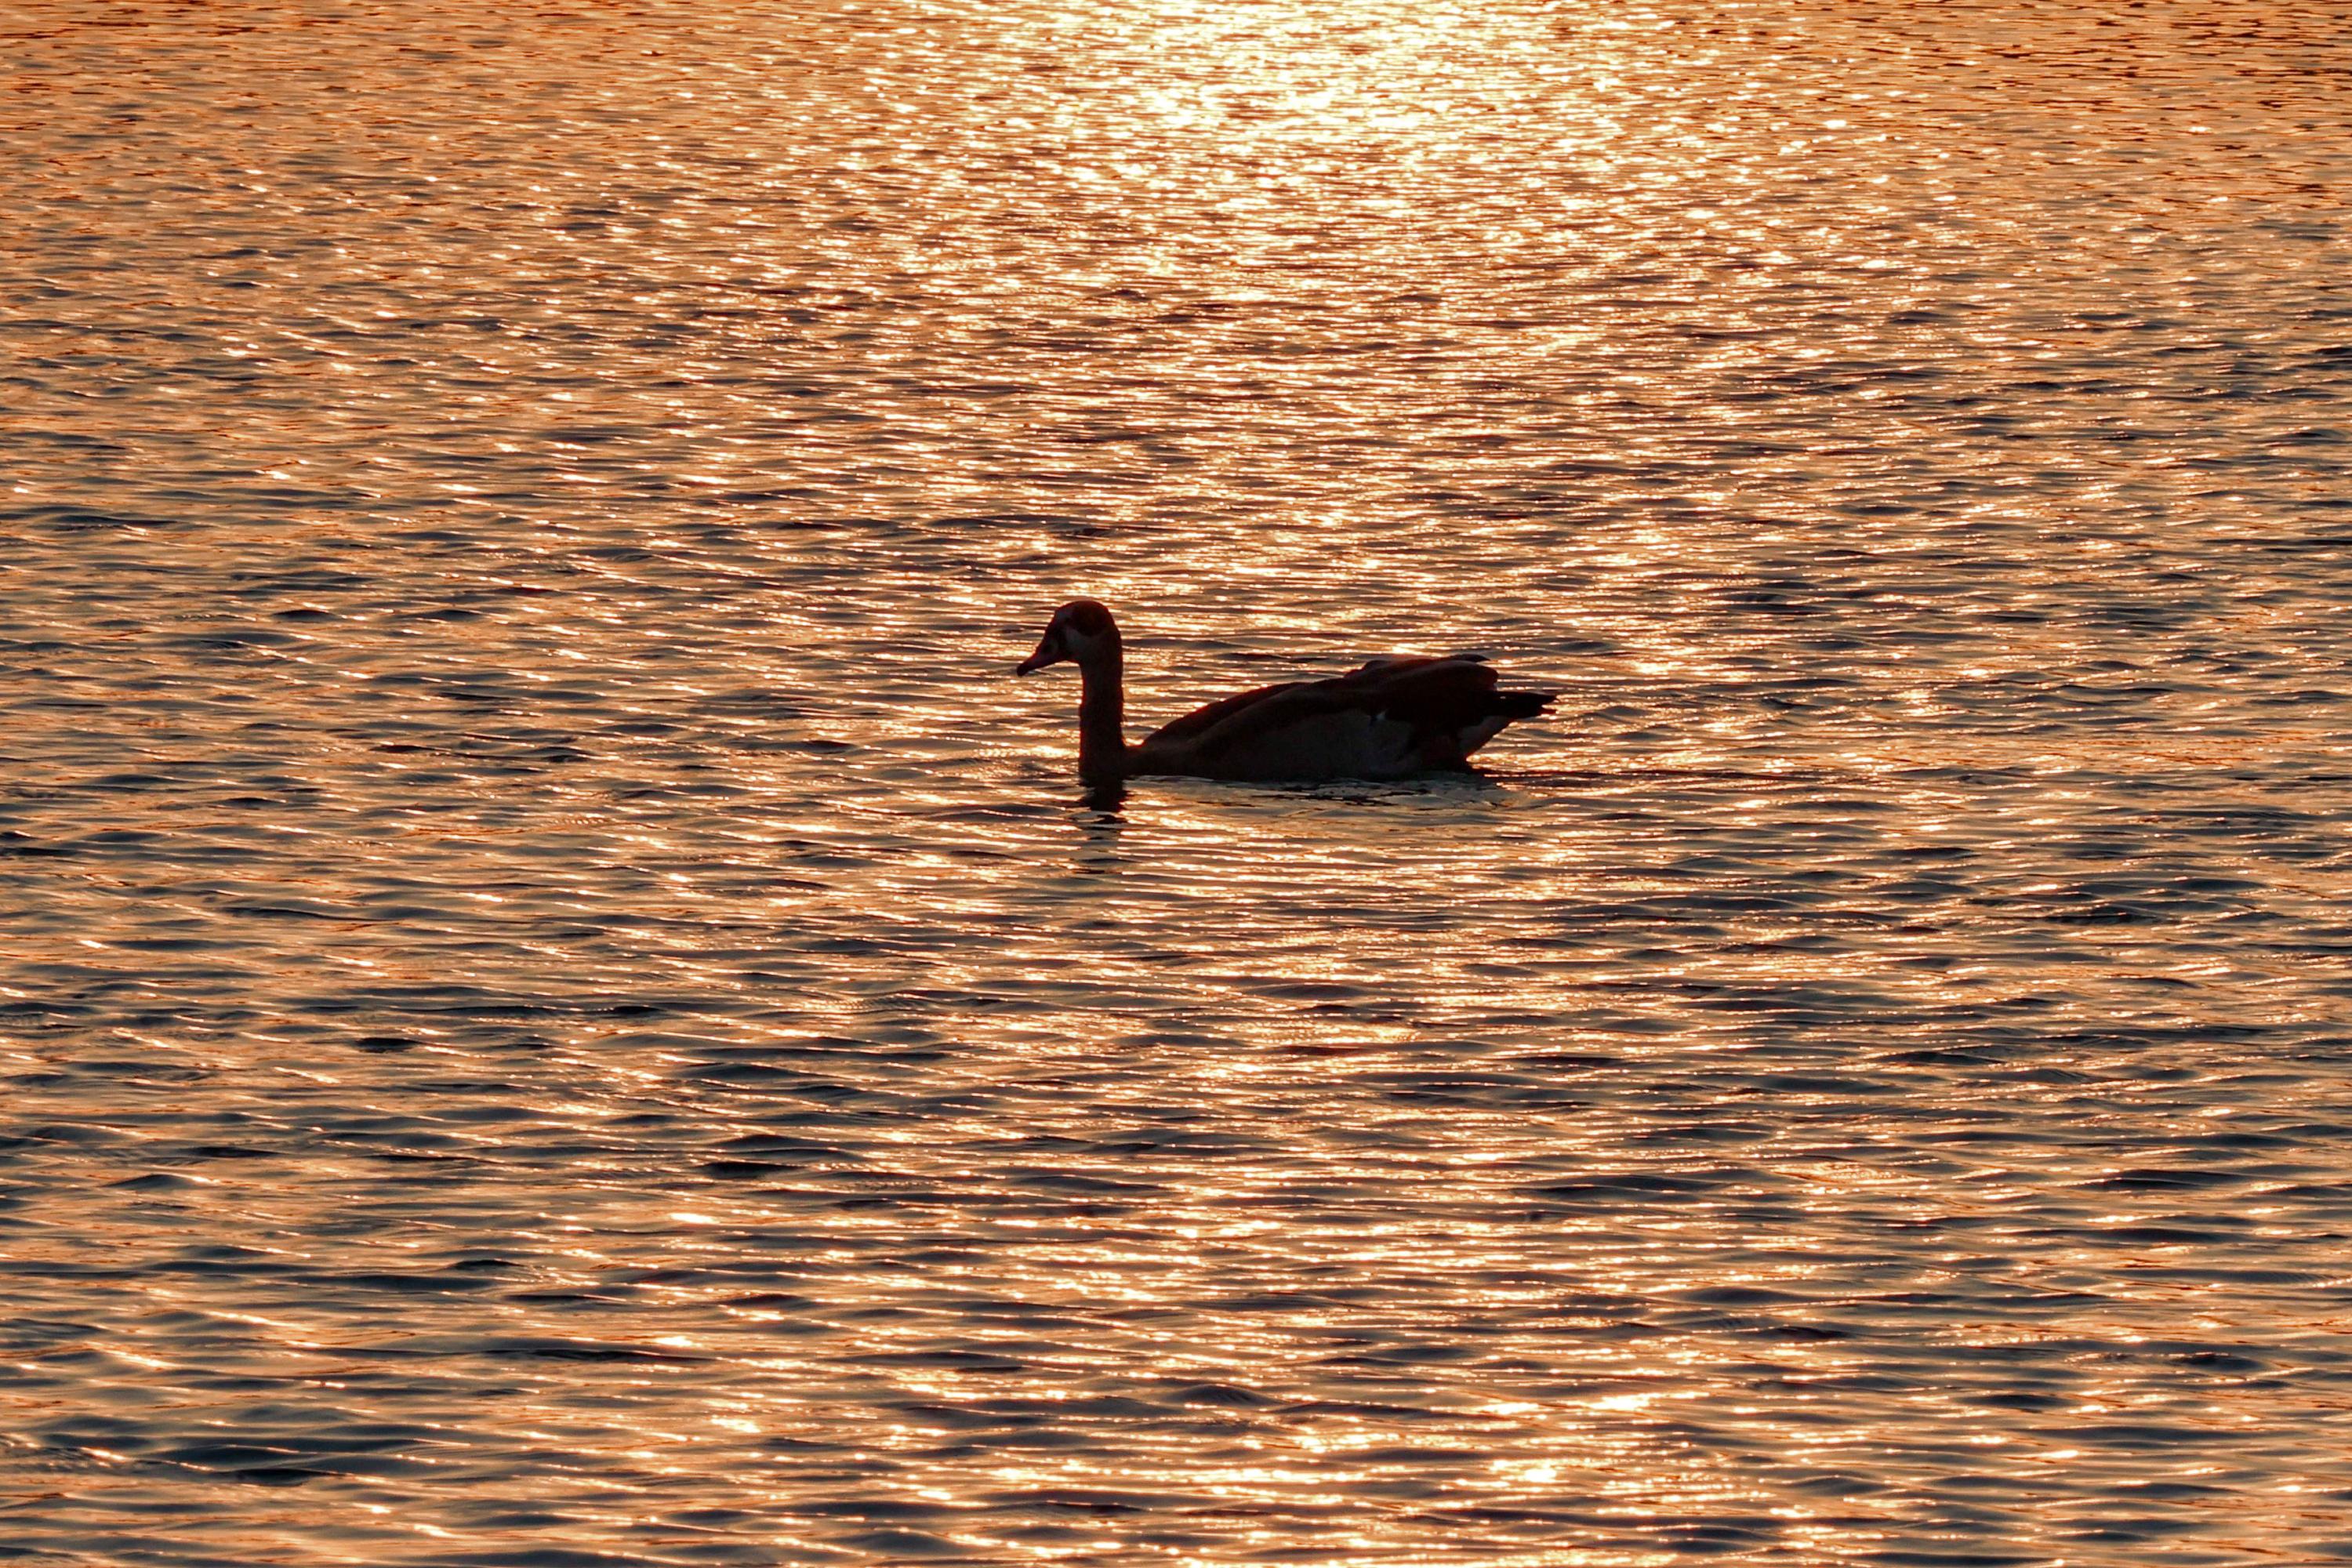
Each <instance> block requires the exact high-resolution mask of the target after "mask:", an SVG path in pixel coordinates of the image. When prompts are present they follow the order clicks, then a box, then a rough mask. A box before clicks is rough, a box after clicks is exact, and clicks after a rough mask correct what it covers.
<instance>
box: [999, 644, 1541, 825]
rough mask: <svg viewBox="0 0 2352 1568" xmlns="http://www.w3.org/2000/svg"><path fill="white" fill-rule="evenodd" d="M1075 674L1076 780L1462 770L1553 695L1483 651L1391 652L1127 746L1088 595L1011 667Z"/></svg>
mask: <svg viewBox="0 0 2352 1568" xmlns="http://www.w3.org/2000/svg"><path fill="white" fill-rule="evenodd" d="M1065 663H1068V664H1075V665H1076V666H1077V667H1078V679H1079V698H1078V776H1079V777H1080V778H1081V779H1084V780H1085V781H1086V782H1087V783H1088V784H1115V783H1117V782H1118V781H1119V780H1121V779H1129V778H1136V777H1139V776H1142V775H1145V774H1159V775H1164V776H1176V777H1186V778H1205V779H1244V780H1259V781H1266V782H1273V781H1277V780H1309V779H1398V778H1409V777H1411V776H1412V775H1413V774H1415V773H1466V772H1468V771H1469V768H1470V755H1471V753H1472V752H1475V751H1477V750H1478V748H1479V747H1481V746H1483V745H1485V744H1486V742H1489V741H1491V740H1493V739H1494V738H1495V737H1496V735H1497V734H1499V733H1501V732H1502V730H1503V727H1504V726H1505V725H1506V724H1508V723H1510V722H1511V721H1513V720H1515V719H1532V718H1534V717H1536V716H1537V715H1538V714H1539V713H1549V711H1551V702H1552V699H1553V698H1554V697H1555V696H1556V695H1557V693H1555V692H1549V691H1505V690H1502V689H1500V688H1499V686H1498V685H1497V684H1496V678H1495V672H1494V671H1493V670H1492V669H1490V668H1487V666H1486V658H1484V656H1482V655H1479V654H1475V653H1456V654H1444V655H1440V656H1438V657H1435V658H1412V657H1409V656H1404V655H1396V654H1391V655H1389V656H1386V657H1384V658H1375V659H1372V660H1370V662H1368V663H1367V664H1365V665H1364V666H1363V667H1362V668H1360V669H1355V670H1351V671H1349V673H1348V674H1346V675H1341V676H1336V677H1333V678H1332V679H1327V680H1293V681H1287V682H1285V683H1283V684H1282V685H1279V686H1261V687H1259V688H1258V689H1256V690H1255V691H1244V692H1242V693H1241V694H1240V695H1239V696H1235V697H1228V698H1225V699H1223V700H1221V701H1216V702H1212V703H1210V704H1208V705H1207V706H1206V707H1204V708H1198V709H1195V710H1192V712H1190V713H1187V714H1186V715H1184V717H1182V718H1181V719H1179V720H1177V721H1175V722H1174V723H1172V724H1166V725H1163V726H1161V727H1160V729H1158V730H1155V731H1152V732H1151V733H1150V734H1149V735H1147V736H1145V737H1144V738H1143V740H1142V741H1141V742H1139V743H1138V744H1136V745H1129V744H1128V742H1127V737H1126V735H1125V733H1124V729H1123V726H1124V721H1125V718H1126V708H1127V692H1126V658H1125V655H1124V654H1123V652H1122V651H1121V648H1120V645H1119V636H1118V621H1117V620H1115V619H1113V618H1112V616H1111V613H1110V612H1109V611H1108V609H1105V608H1104V607H1103V606H1102V605H1099V604H1097V603H1096V602H1095V601H1094V600H1092V599H1073V600H1071V601H1070V602H1069V603H1068V604H1066V605H1063V606H1062V607H1061V608H1060V609H1058V610H1056V611H1055V612H1054V618H1053V620H1052V621H1051V622H1050V623H1048V625H1047V626H1046V627H1045V636H1044V637H1040V638H1039V639H1038V641H1037V651H1036V652H1034V653H1033V654H1031V655H1030V656H1029V657H1028V658H1024V659H1023V660H1022V661H1021V662H1020V663H1019V664H1018V665H1016V666H1014V667H1013V674H1015V675H1029V674H1032V673H1034V672H1035V671H1037V670H1040V669H1044V668H1046V667H1047V666H1048V665H1055V664H1065Z"/></svg>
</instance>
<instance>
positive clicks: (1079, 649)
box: [1013, 599, 1118, 675]
mask: <svg viewBox="0 0 2352 1568" xmlns="http://www.w3.org/2000/svg"><path fill="white" fill-rule="evenodd" d="M1117 655H1118V622H1117V621H1114V620H1112V619H1111V618H1110V612H1109V611H1108V610H1106V609H1104V608H1103V607H1102V606H1101V605H1098V604H1097V603H1095V601H1094V600H1092V599H1073V600H1071V601H1070V602H1069V603H1068V604H1066V605H1063V606H1062V607H1061V608H1060V609H1058V610H1055V612H1054V618H1053V619H1052V620H1051V621H1049V622H1047V623H1046V626H1045V636H1044V637H1039V638H1038V639H1037V651H1036V652H1035V653H1033V654H1031V655H1030V656H1029V657H1028V658H1024V659H1023V660H1022V661H1021V662H1020V663H1019V664H1016V665H1014V666H1013V674H1015V675H1029V674H1032V673H1034V672H1035V671H1037V670H1040V669H1043V668H1045V667H1046V666H1047V665H1050V664H1062V663H1065V662H1067V663H1073V664H1076V665H1077V666H1078V667H1079V668H1081V669H1084V668H1087V667H1089V666H1092V665H1095V664H1097V663H1098V662H1099V661H1101V660H1102V659H1104V658H1109V657H1116V656H1117Z"/></svg>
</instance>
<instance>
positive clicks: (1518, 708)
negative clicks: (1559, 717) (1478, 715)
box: [1495, 691, 1559, 719]
mask: <svg viewBox="0 0 2352 1568" xmlns="http://www.w3.org/2000/svg"><path fill="white" fill-rule="evenodd" d="M1495 700H1496V704H1497V706H1498V709H1499V711H1500V712H1501V713H1502V715H1503V717H1504V718H1506V719H1533V718H1535V717H1537V716H1538V714H1544V713H1549V712H1550V711H1551V705H1552V704H1553V703H1554V702H1556V701H1558V700H1559V692H1557V691H1497V692H1496V693H1495Z"/></svg>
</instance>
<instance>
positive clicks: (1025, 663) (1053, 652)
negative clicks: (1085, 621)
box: [1013, 632, 1070, 675]
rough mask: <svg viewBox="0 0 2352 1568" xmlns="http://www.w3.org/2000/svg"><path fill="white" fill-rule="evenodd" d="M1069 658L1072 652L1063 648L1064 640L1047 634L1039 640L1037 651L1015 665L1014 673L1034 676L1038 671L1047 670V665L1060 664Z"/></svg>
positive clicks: (1052, 634) (1049, 633)
mask: <svg viewBox="0 0 2352 1568" xmlns="http://www.w3.org/2000/svg"><path fill="white" fill-rule="evenodd" d="M1069 657H1070V650H1069V649H1068V648H1066V647H1063V646H1062V639H1061V638H1060V637H1057V636H1055V634H1054V633H1052V632H1047V633H1046V634H1045V636H1044V637H1041V638H1039V639H1038V643H1037V651H1036V652H1035V653H1033V654H1031V655H1030V656H1029V657H1028V658H1024V659H1023V660H1022V661H1021V662H1020V663H1019V664H1016V665H1014V666H1013V674H1015V675H1034V674H1035V673H1036V672H1037V671H1039V670H1041V669H1043V668H1045V667H1046V666H1047V665H1049V664H1059V663H1061V662H1062V661H1063V660H1064V659H1066V658H1069Z"/></svg>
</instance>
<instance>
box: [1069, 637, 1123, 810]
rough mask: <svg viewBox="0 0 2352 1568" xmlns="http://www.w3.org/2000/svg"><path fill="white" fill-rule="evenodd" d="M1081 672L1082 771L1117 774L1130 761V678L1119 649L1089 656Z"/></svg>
mask: <svg viewBox="0 0 2352 1568" xmlns="http://www.w3.org/2000/svg"><path fill="white" fill-rule="evenodd" d="M1078 673H1079V677H1080V679H1081V681H1082V686H1081V689H1080V692H1079V696H1078V772H1079V773H1081V774H1082V775H1084V776H1086V777H1087V778H1116V777H1118V775H1119V774H1120V773H1122V772H1124V771H1125V764H1126V762H1127V738H1126V735H1125V734H1124V732H1123V730H1124V723H1125V720H1126V717H1127V679H1126V670H1125V668H1123V663H1122V661H1121V659H1120V658H1119V654H1118V649H1117V648H1112V649H1110V650H1108V652H1106V653H1104V654H1102V655H1099V656H1097V658H1090V659H1088V660H1087V661H1086V662H1085V663H1084V664H1082V665H1081V666H1079V669H1078Z"/></svg>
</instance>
